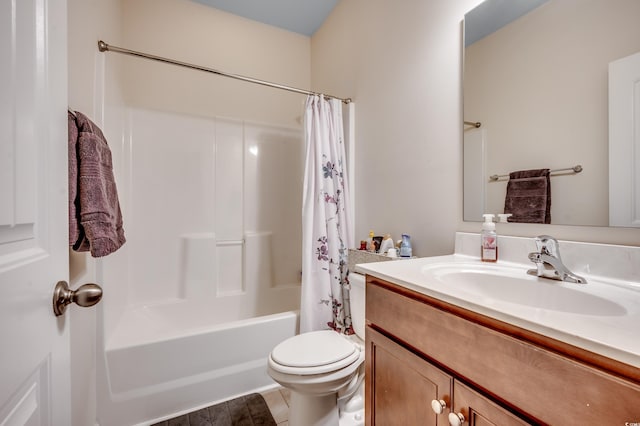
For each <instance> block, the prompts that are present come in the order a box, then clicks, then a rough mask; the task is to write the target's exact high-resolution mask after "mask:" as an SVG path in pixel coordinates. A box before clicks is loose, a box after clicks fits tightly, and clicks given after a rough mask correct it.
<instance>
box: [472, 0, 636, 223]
mask: <svg viewBox="0 0 640 426" xmlns="http://www.w3.org/2000/svg"><path fill="white" fill-rule="evenodd" d="M513 6H515V7H516V8H518V7H519V10H513ZM638 17H640V1H637V0H487V1H485V2H483V3H481V4H480V5H479V6H478V7H477V8H475V9H473V10H472V11H470V12H469V13H468V14H466V15H465V20H464V26H465V49H464V72H463V74H464V82H463V93H464V120H465V123H467V122H468V123H470V124H471V125H466V124H465V126H464V220H465V221H481V220H482V216H481V215H482V213H503V211H504V207H505V197H506V195H507V183H508V181H509V173H510V172H514V171H522V170H531V169H550V170H552V173H551V174H550V178H549V182H550V188H551V191H550V192H551V200H552V201H551V209H550V213H551V221H550V223H551V224H560V225H594V226H609V223H610V221H609V192H610V191H609V180H610V179H609V148H608V139H609V71H608V70H609V63H610V62H612V61H616V60H618V59H620V58H624V57H627V56H629V55H632V54H634V53H636V52H638V51H640V25H638ZM475 122H480V123H481V125H480V127H475V126H474V125H473V123H475ZM577 165H580V166H581V171H580V172H575V171H574V170H572V168H573V167H574V166H577ZM615 167H616V165H615V164H614V165H613V167H612V168H615ZM555 170H558V171H555ZM492 175H498V176H499V177H498V178H497V179H495V180H492V179H490V176H492ZM511 194H513V192H512V191H511V190H510V196H511ZM538 195H539V194H536V196H538ZM541 223H544V222H541Z"/></svg>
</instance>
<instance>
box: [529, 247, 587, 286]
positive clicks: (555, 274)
mask: <svg viewBox="0 0 640 426" xmlns="http://www.w3.org/2000/svg"><path fill="white" fill-rule="evenodd" d="M535 241H536V247H537V248H538V251H537V252H533V253H529V260H530V261H532V262H533V263H535V264H536V269H529V270H528V271H527V273H528V274H531V275H537V276H539V277H544V278H551V279H554V280H559V281H566V282H570V283H577V284H586V283H587V280H586V279H584V278H583V277H581V276H579V275H576V274H574V273H573V272H571V271H570V270H569V268H567V267H566V266H565V265H564V263H562V259H561V258H560V249H559V246H558V240H556V239H555V238H553V237H550V236H549V235H540V236H538V237H536V240H535Z"/></svg>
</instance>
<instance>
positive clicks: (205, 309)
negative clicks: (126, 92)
mask: <svg viewBox="0 0 640 426" xmlns="http://www.w3.org/2000/svg"><path fill="white" fill-rule="evenodd" d="M122 116H123V119H122V123H123V124H122V126H120V123H117V127H118V129H116V128H115V127H114V126H113V125H111V127H110V126H109V124H110V123H107V127H108V128H109V130H110V133H111V134H114V133H115V134H118V133H119V134H122V138H121V140H120V141H114V140H113V139H112V140H111V141H110V143H111V146H112V151H113V156H114V164H115V165H116V169H115V170H114V172H115V174H116V180H117V182H118V190H119V192H120V194H121V195H120V196H121V204H122V209H123V214H124V219H125V229H126V232H127V238H128V242H127V244H126V245H125V246H124V247H123V248H122V249H121V251H119V252H117V253H115V254H114V255H112V256H109V257H107V258H104V259H103V260H101V261H100V262H101V263H99V264H98V269H99V271H98V274H99V275H101V276H102V283H103V286H104V288H105V297H104V304H103V306H102V309H101V310H100V312H99V320H98V323H99V330H98V342H97V350H98V367H97V369H98V371H97V381H98V398H97V399H98V420H99V423H100V425H102V426H108V425H122V424H147V423H148V422H152V421H156V420H159V419H163V418H167V417H171V416H174V415H176V414H179V413H181V412H186V411H191V410H192V409H194V408H197V407H199V406H206V405H210V404H211V403H214V402H217V401H222V400H226V399H229V398H231V397H234V396H237V395H241V394H246V393H248V392H251V391H255V390H258V389H261V388H266V387H269V386H272V384H273V382H272V381H271V379H270V378H269V377H268V376H267V374H266V359H267V356H268V354H269V352H270V351H271V349H272V348H273V347H274V346H275V345H276V344H277V343H279V342H281V341H282V340H284V339H285V338H287V337H290V336H292V335H294V334H295V333H296V332H297V328H298V309H299V303H300V273H301V271H300V268H301V257H300V256H301V255H300V244H301V230H300V227H301V225H300V208H301V203H302V201H301V194H302V155H303V154H302V151H303V145H302V139H301V136H302V135H301V131H300V130H298V129H289V128H283V127H276V126H270V125H263V124H255V123H246V122H243V121H242V120H233V119H222V118H207V117H195V116H188V115H181V114H176V113H168V112H160V111H152V110H144V109H134V108H129V109H127V110H126V111H125V112H124V113H123V114H122ZM114 121H115V120H114ZM113 124H116V123H113ZM120 129H121V130H120Z"/></svg>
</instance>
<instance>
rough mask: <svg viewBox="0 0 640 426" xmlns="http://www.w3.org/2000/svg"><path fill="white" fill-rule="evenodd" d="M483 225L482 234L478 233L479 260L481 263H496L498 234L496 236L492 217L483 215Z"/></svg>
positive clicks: (488, 214)
mask: <svg viewBox="0 0 640 426" xmlns="http://www.w3.org/2000/svg"><path fill="white" fill-rule="evenodd" d="M482 217H484V223H483V224H482V233H480V259H482V261H483V262H497V261H498V234H496V224H495V223H493V217H494V215H492V214H490V213H487V214H483V215H482Z"/></svg>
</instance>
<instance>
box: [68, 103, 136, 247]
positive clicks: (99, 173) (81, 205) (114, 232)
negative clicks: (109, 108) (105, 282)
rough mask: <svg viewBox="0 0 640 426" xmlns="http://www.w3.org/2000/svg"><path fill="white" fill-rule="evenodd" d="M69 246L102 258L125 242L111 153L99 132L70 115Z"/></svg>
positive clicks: (86, 120)
mask: <svg viewBox="0 0 640 426" xmlns="http://www.w3.org/2000/svg"><path fill="white" fill-rule="evenodd" d="M67 121H68V128H69V245H70V246H71V247H73V249H74V250H75V251H91V256H93V257H102V256H106V255H108V254H110V253H113V252H114V251H116V250H118V249H119V248H120V247H121V246H122V245H123V244H124V243H125V241H126V239H125V237H124V229H123V228H122V213H121V211H120V203H119V202H118V191H117V189H116V182H115V179H114V177H113V165H112V163H111V151H110V150H109V145H108V144H107V140H106V139H105V137H104V135H103V134H102V131H101V130H100V129H99V128H98V126H96V125H95V124H94V123H93V122H92V121H91V120H89V118H87V117H86V116H85V115H84V114H82V113H79V112H76V113H75V116H74V115H73V114H72V113H71V112H69V114H68V116H67Z"/></svg>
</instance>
